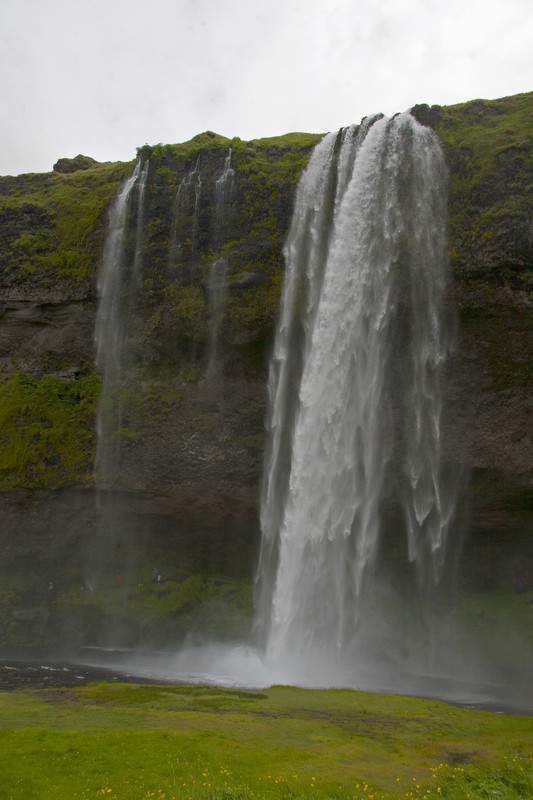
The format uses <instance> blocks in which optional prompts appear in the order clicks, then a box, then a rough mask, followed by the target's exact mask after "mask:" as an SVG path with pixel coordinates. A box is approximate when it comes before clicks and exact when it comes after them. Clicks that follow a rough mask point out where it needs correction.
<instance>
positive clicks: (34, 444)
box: [0, 93, 533, 643]
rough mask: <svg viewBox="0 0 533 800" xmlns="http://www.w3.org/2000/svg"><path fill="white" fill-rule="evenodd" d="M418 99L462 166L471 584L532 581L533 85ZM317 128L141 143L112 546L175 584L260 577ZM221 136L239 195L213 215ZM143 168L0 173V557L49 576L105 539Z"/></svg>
mask: <svg viewBox="0 0 533 800" xmlns="http://www.w3.org/2000/svg"><path fill="white" fill-rule="evenodd" d="M413 114H414V115H415V116H416V117H417V118H418V119H419V121H421V122H422V123H423V124H426V125H430V126H431V127H433V128H434V129H435V131H436V132H437V134H438V135H439V136H440V138H441V140H442V143H443V147H444V151H445V154H446V158H447V161H448V165H449V168H450V201H449V211H450V227H449V232H450V260H451V265H452V269H453V284H452V285H451V287H450V297H449V301H450V304H451V305H455V306H456V307H457V308H458V310H459V315H458V316H459V319H458V331H457V346H456V350H455V352H454V355H453V359H452V361H451V363H450V366H449V370H448V372H449V374H448V381H447V397H446V406H447V410H446V430H445V438H444V447H445V453H446V458H447V460H448V462H449V463H450V464H451V465H452V466H456V468H457V469H458V470H459V469H461V470H463V471H465V470H466V471H467V472H468V473H469V483H468V486H469V488H468V489H467V490H466V492H465V497H464V498H463V500H462V504H463V508H464V516H465V518H466V517H467V516H468V520H467V521H466V522H465V526H466V527H467V528H468V529H469V530H470V531H471V550H470V552H471V557H470V559H469V562H468V563H469V577H468V580H469V581H471V582H472V583H475V584H476V585H477V586H478V587H483V586H487V587H492V588H494V587H498V586H501V585H503V584H507V585H513V584H514V583H516V582H517V581H519V582H520V584H521V585H523V584H528V585H529V584H532V585H533V551H532V548H531V544H530V543H529V541H528V537H527V535H526V534H527V530H528V526H529V525H530V520H531V516H530V503H531V469H532V455H533V454H532V446H531V431H530V427H528V425H529V426H530V421H529V419H530V418H529V417H528V413H529V414H530V413H531V365H532V348H531V327H532V323H531V320H532V317H531V287H532V279H533V122H532V120H533V93H529V94H523V95H518V96H515V97H510V98H503V99H500V100H495V101H484V100H483V101H482V100H479V101H472V102H471V103H466V104H462V105H458V106H450V107H443V108H441V107H436V106H433V107H431V108H429V107H428V106H417V107H415V108H414V109H413ZM319 139H320V136H318V135H312V134H288V135H286V136H280V137H277V138H271V139H260V140H255V141H252V142H243V141H241V140H239V139H232V140H229V139H226V138H225V137H222V136H218V135H217V134H214V133H211V132H206V133H203V134H200V135H199V136H196V137H194V139H192V140H191V141H190V142H187V143H184V144H178V145H161V144H159V145H155V146H153V147H152V146H148V145H146V146H144V147H142V148H140V149H139V152H138V156H139V157H140V158H142V159H143V163H148V164H149V167H148V173H147V181H146V190H145V197H144V208H143V220H144V222H143V225H142V232H141V235H140V236H139V235H138V234H137V233H136V228H135V220H136V218H137V216H136V215H137V209H136V208H135V203H133V204H132V208H131V210H130V211H131V213H130V217H131V218H130V220H129V223H128V226H127V230H126V240H127V244H126V249H127V252H128V253H129V254H130V257H131V254H132V252H133V249H134V248H138V250H139V253H140V264H141V276H142V285H141V288H140V295H139V297H140V299H139V300H138V302H137V303H136V306H135V314H134V315H133V316H132V318H131V319H130V320H129V322H128V358H129V363H128V368H127V370H126V376H125V378H124V384H123V387H122V388H123V396H124V399H123V411H124V413H123V419H122V422H121V427H120V430H117V433H116V435H117V437H120V440H121V453H122V456H121V458H122V463H121V471H120V480H119V481H118V482H117V483H116V485H114V486H113V487H110V488H111V489H112V490H113V492H114V493H115V498H116V501H117V507H120V508H119V511H118V512H117V513H119V515H120V520H121V522H120V524H121V527H122V528H123V529H125V530H126V531H127V536H128V537H129V540H128V541H129V543H128V544H124V543H123V544H122V545H121V547H122V550H120V548H119V551H120V552H119V553H118V555H117V554H115V555H116V557H117V559H119V560H120V559H122V558H123V556H124V551H125V550H129V551H130V552H134V551H135V549H136V548H137V549H138V551H139V553H141V555H140V556H139V558H140V559H141V560H142V561H150V562H151V561H154V560H157V561H158V563H166V564H168V568H169V570H170V572H171V573H172V574H173V576H174V577H175V578H176V581H178V578H179V576H181V578H180V580H183V576H184V575H187V574H191V573H193V572H196V573H199V572H201V573H203V574H209V575H213V574H222V575H224V576H226V577H228V578H232V579H236V580H240V579H241V578H248V579H249V578H250V576H251V574H252V572H253V564H254V561H255V557H256V550H257V543H258V497H259V482H260V474H261V466H262V451H263V444H264V442H263V437H264V434H263V431H264V416H265V404H266V376H267V361H268V354H269V349H270V345H271V342H272V335H273V329H274V325H275V320H276V318H277V313H278V306H279V299H280V293H281V284H282V277H283V268H284V267H283V256H282V246H283V242H284V239H285V236H286V233H287V230H288V226H289V223H290V215H291V211H292V205H293V199H294V193H295V189H296V185H297V182H298V179H299V176H300V174H301V172H302V170H303V168H304V167H305V164H306V163H307V159H308V157H309V155H310V153H311V151H312V148H313V147H314V145H315V144H316V143H317V142H318V141H319ZM230 148H231V168H232V170H234V177H233V184H232V191H231V200H230V202H229V203H227V208H226V210H225V212H224V214H223V215H221V216H217V212H216V208H217V196H216V192H217V181H219V180H220V176H221V175H222V174H223V171H224V167H225V163H226V159H227V158H228V154H229V152H230ZM134 164H135V162H134V161H132V162H129V163H115V164H111V163H110V164H98V163H96V162H93V161H92V159H89V158H86V157H83V156H78V157H77V158H76V159H61V160H60V161H59V162H58V164H57V165H56V169H55V170H54V172H51V173H47V174H43V175H20V176H18V177H5V178H0V293H1V294H0V297H1V303H0V375H1V378H0V488H1V492H2V493H1V495H0V511H1V513H2V526H1V532H0V568H1V570H2V572H5V573H11V575H19V576H22V575H26V574H31V581H32V586H33V587H35V586H37V587H41V588H40V589H37V591H41V589H42V587H44V586H45V584H46V586H48V583H49V581H50V580H51V579H52V577H51V576H52V575H55V576H57V575H58V572H62V571H63V572H65V570H66V572H65V577H64V580H63V582H64V584H65V585H67V584H69V585H70V584H71V583H72V582H74V581H75V580H78V579H79V576H80V575H81V574H82V573H83V567H84V562H85V560H86V556H87V542H89V541H90V542H93V544H94V542H96V543H98V540H99V537H101V536H104V535H105V533H104V532H102V531H101V530H100V529H99V516H98V512H97V510H96V504H95V497H94V480H93V463H94V453H95V415H96V409H97V404H98V396H99V387H100V381H99V377H98V375H97V373H96V370H95V365H94V354H95V353H94V329H95V315H96V305H97V278H98V274H99V271H100V268H101V264H102V254H103V246H104V240H105V233H106V227H107V219H108V216H107V215H108V210H109V207H110V204H111V203H112V201H113V198H114V197H115V196H116V194H117V191H118V190H119V188H120V186H121V183H122V182H123V181H124V179H125V178H126V177H128V176H129V175H131V174H132V172H133V168H134ZM193 184H194V185H193ZM180 185H181V186H182V187H184V188H183V190H182V193H181V199H180V200H178V199H177V198H178V195H179V192H178V190H179V187H180ZM187 186H188V187H189V189H188V190H187V191H188V193H189V194H188V197H187V196H186V195H187V191H186V189H187ZM194 187H196V189H194ZM193 189H194V193H193ZM193 195H194V196H193ZM179 203H181V205H179ZM178 205H179V208H178ZM178 211H179V213H178ZM220 259H224V265H225V267H224V268H225V276H226V284H227V293H226V296H225V300H224V306H223V309H222V311H221V313H220V316H219V317H217V320H216V339H217V346H216V362H217V363H216V370H215V372H213V371H212V369H211V368H210V367H212V336H213V325H214V321H213V320H214V311H213V304H212V302H211V301H210V295H209V276H210V275H211V274H212V269H213V265H214V264H216V263H217V262H218V261H220ZM217 313H218V312H217ZM96 549H97V548H96ZM502 552H506V553H507V554H508V555H509V559H508V560H505V564H503V561H502V559H501V554H502ZM134 560H135V559H134ZM118 563H119V561H117V562H116V564H115V563H113V564H112V565H108V566H109V572H110V573H111V572H112V571H113V570H115V567H116V565H117V564H118ZM137 563H138V562H137ZM59 564H61V569H59V567H58V565H59ZM135 569H136V570H137V565H136V566H135ZM137 571H138V570H137ZM13 591H15V589H13ZM17 591H18V590H17ZM20 591H22V589H21V590H20ZM15 594H16V592H15ZM16 596H17V597H18V598H19V600H18V601H17V602H20V604H21V608H22V606H24V603H25V601H24V599H20V598H21V595H20V592H19V594H18V595H16ZM48 599H49V598H48ZM12 600H13V598H11V600H9V599H6V603H7V605H6V608H8V606H9V604H10V603H11V604H12ZM28 602H29V601H28ZM36 602H37V601H36ZM37 605H38V603H37ZM37 605H36V606H35V607H37ZM178 605H179V604H178ZM9 607H10V606H9ZM188 607H189V608H190V603H189V604H188ZM47 615H48V612H46V613H45V612H44V611H43V612H42V614H41V615H40V616H39V614H38V613H37V612H35V614H34V618H33V619H30V618H28V619H25V618H24V614H23V616H22V617H20V618H19V619H18V621H16V624H15V621H13V620H12V627H11V628H10V630H11V633H9V634H7V633H6V634H5V636H6V637H7V638H8V639H9V638H10V637H11V638H10V641H16V639H17V636H19V638H20V642H21V643H24V642H25V641H26V640H27V638H28V636H30V635H35V636H37V635H38V634H37V631H38V630H41V631H46V626H47V624H48V623H47V620H48V618H49V617H48V616H47ZM30 616H31V615H30ZM96 627H97V624H96V623H95V625H94V628H95V629H96ZM32 631H33V634H32V633H31V632H32ZM39 635H40V634H39ZM42 635H44V633H43V634H42Z"/></svg>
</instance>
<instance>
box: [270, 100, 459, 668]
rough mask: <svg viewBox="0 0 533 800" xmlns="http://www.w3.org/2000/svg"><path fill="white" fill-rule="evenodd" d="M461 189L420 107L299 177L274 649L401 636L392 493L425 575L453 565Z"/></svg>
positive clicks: (339, 646)
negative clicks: (453, 186) (388, 562)
mask: <svg viewBox="0 0 533 800" xmlns="http://www.w3.org/2000/svg"><path fill="white" fill-rule="evenodd" d="M446 189H447V172H446V168H445V163H444V158H443V155H442V152H441V150H440V147H439V144H438V140H437V137H436V136H435V134H434V133H433V132H432V131H431V130H429V129H428V128H425V127H422V126H421V125H419V124H418V123H417V122H416V121H415V120H414V119H413V117H412V116H411V115H410V114H409V113H404V114H399V115H397V116H395V117H393V118H391V119H388V118H385V117H383V116H380V115H378V116H374V117H371V118H366V119H365V120H364V121H363V123H362V124H361V126H359V127H357V126H352V127H350V128H346V129H343V130H341V131H340V132H339V133H338V134H329V135H327V136H326V137H325V138H324V139H323V140H322V141H321V142H320V143H319V145H318V146H317V147H316V148H315V150H314V152H313V154H312V157H311V159H310V161H309V164H308V166H307V168H306V170H305V172H304V174H303V176H302V178H301V181H300V184H299V187H298V191H297V197H296V203H295V209H294V214H293V220H292V224H291V228H290V231H289V235H288V238H287V242H286V245H285V260H286V275H285V283H284V288H283V296H282V305H281V310H280V318H279V323H278V329H277V334H276V340H275V345H274V351H273V355H272V360H271V365H270V375H269V400H270V406H269V408H270V410H269V417H268V421H267V429H268V434H269V445H268V449H267V455H266V460H265V471H264V480H263V489H262V501H261V527H262V545H261V555H260V564H259V570H258V579H257V599H256V603H257V626H258V630H259V635H260V638H261V639H262V641H263V643H264V644H265V646H266V652H267V656H268V658H270V659H271V660H272V661H273V662H277V663H282V662H283V663H289V662H291V661H293V662H295V661H297V660H298V659H299V660H300V663H307V664H309V663H311V662H313V660H314V659H325V660H326V662H328V663H329V664H331V665H334V664H340V665H342V666H347V665H350V664H352V663H354V661H357V659H361V658H363V657H364V653H363V649H364V650H365V652H367V651H368V650H369V649H371V648H372V647H374V648H375V649H376V650H378V651H379V650H380V648H381V649H384V648H386V647H387V646H388V644H387V642H386V636H388V635H391V631H393V629H394V625H395V623H394V614H395V613H396V609H395V600H394V598H395V597H396V595H395V594H394V586H390V585H389V583H391V582H392V583H393V582H394V581H393V580H392V581H391V579H390V578H389V576H388V574H387V575H385V572H384V568H383V566H382V563H383V551H386V548H387V546H388V539H385V535H384V530H385V525H384V516H385V510H386V509H388V508H390V507H394V508H397V509H398V512H399V513H398V514H397V516H398V517H401V518H402V519H403V522H401V524H399V526H398V527H399V529H398V530H395V531H394V536H395V538H396V540H397V539H398V537H399V536H400V535H401V528H402V527H403V529H404V534H405V542H406V543H405V554H406V555H405V559H406V561H407V562H408V563H411V564H412V565H413V567H412V569H413V570H414V571H415V572H416V574H417V575H418V579H417V580H416V581H415V583H414V588H413V587H411V589H412V592H416V593H418V594H419V596H420V597H421V598H422V597H423V596H426V595H427V594H428V591H429V592H430V591H431V588H430V589H429V590H428V586H429V587H433V586H434V585H435V584H436V583H437V582H438V580H439V577H440V575H441V571H442V566H443V563H444V558H445V553H446V540H447V536H448V532H449V528H450V522H451V518H452V514H453V497H451V496H450V493H449V492H448V491H447V489H446V486H445V482H444V480H443V476H442V464H441V452H440V425H441V398H440V381H441V373H442V368H443V365H444V363H445V359H446V355H447V351H448V348H449V344H448V335H447V328H446V325H445V323H444V321H443V313H442V304H443V293H444V290H445V286H446V282H447V261H446V244H447V238H446V201H447V198H446ZM402 510H403V513H402ZM385 555H386V552H385ZM391 598H393V599H392V601H391Z"/></svg>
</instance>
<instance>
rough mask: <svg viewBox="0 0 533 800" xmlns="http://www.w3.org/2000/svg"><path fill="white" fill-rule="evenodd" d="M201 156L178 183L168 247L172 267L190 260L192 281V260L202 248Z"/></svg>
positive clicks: (170, 266)
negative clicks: (200, 227) (200, 215)
mask: <svg viewBox="0 0 533 800" xmlns="http://www.w3.org/2000/svg"><path fill="white" fill-rule="evenodd" d="M200 158H201V157H200V156H198V158H197V159H196V162H195V165H194V167H193V169H192V170H189V172H187V173H186V174H185V175H184V176H183V178H182V179H181V181H180V184H179V186H178V190H177V192H176V197H175V199H174V210H173V216H172V223H171V228H170V245H169V249H168V266H169V268H172V267H175V266H176V265H177V264H178V262H183V261H188V262H189V275H188V280H189V281H190V280H191V279H192V271H191V270H192V260H193V259H194V257H195V255H196V254H197V248H198V233H199V210H200V199H201V194H202V175H201V172H200V166H201V165H200ZM182 279H183V275H182Z"/></svg>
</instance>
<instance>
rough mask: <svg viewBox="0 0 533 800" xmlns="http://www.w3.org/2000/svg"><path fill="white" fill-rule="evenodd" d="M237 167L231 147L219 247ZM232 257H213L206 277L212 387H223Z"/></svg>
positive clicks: (220, 192)
mask: <svg viewBox="0 0 533 800" xmlns="http://www.w3.org/2000/svg"><path fill="white" fill-rule="evenodd" d="M234 178H235V171H234V170H233V168H232V166H231V147H230V148H229V150H228V155H227V156H226V158H225V159H224V169H223V170H222V174H221V175H220V177H219V178H217V180H216V181H215V193H214V205H213V223H212V236H213V244H214V246H215V247H221V246H222V245H223V244H224V238H225V234H226V229H227V225H228V221H229V220H230V218H231V202H232V195H233V185H234ZM228 266H229V264H228V259H227V258H226V257H225V256H220V257H219V258H216V259H214V260H213V261H211V263H210V265H209V270H208V273H207V279H206V291H207V302H208V307H209V326H208V332H207V368H206V379H207V384H208V385H209V386H210V387H211V389H213V388H216V389H217V390H220V381H221V374H220V373H221V363H220V359H219V357H218V355H219V354H218V340H219V333H220V326H221V325H222V321H223V319H224V312H225V309H226V299H227V294H228V281H227V273H228Z"/></svg>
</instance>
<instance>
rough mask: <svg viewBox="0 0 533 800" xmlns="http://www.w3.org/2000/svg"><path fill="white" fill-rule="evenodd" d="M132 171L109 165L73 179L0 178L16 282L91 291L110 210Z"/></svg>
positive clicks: (7, 256)
mask: <svg viewBox="0 0 533 800" xmlns="http://www.w3.org/2000/svg"><path fill="white" fill-rule="evenodd" d="M131 169H132V165H131V164H104V165H98V166H94V167H92V168H91V169H90V170H86V171H79V172H73V173H70V174H63V173H46V174H43V175H29V176H28V175H22V176H19V177H18V178H0V188H1V190H2V191H1V194H2V195H3V196H1V197H0V219H1V220H2V221H3V223H4V226H3V227H4V235H3V236H2V239H1V241H0V251H1V252H2V256H3V261H4V265H5V266H4V269H5V270H6V271H7V272H9V274H10V275H11V276H13V274H16V273H20V275H21V276H22V277H23V276H24V275H36V274H37V275H39V276H40V277H41V279H47V280H48V281H52V282H53V281H61V280H63V279H69V280H73V281H74V282H75V283H77V284H85V285H88V284H89V283H90V282H91V281H93V280H94V278H95V275H96V270H97V266H98V261H99V257H100V253H101V248H102V245H103V235H104V228H105V211H106V208H107V206H108V204H109V202H110V201H111V200H112V198H113V197H114V196H115V194H116V192H117V189H118V186H119V182H120V180H121V179H122V178H123V177H124V176H125V175H126V174H128V173H129V172H131ZM6 223H8V224H6Z"/></svg>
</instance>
